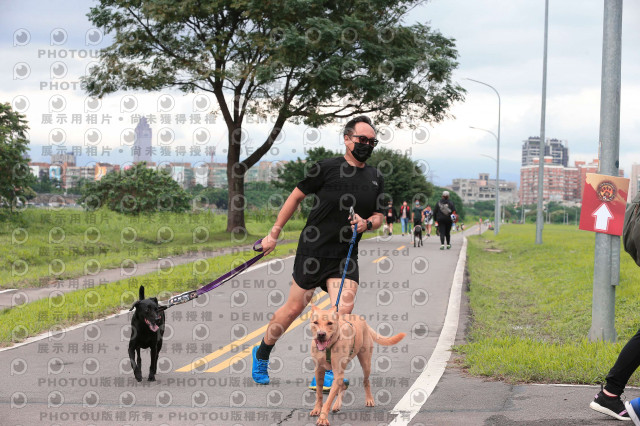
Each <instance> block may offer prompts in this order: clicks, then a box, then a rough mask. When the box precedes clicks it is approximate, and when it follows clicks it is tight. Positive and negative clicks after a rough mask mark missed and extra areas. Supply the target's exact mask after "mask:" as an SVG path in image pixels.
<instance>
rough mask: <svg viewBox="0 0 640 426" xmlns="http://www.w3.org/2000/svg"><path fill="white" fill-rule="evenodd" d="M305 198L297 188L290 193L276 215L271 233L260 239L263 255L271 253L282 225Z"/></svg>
mask: <svg viewBox="0 0 640 426" xmlns="http://www.w3.org/2000/svg"><path fill="white" fill-rule="evenodd" d="M305 197H306V195H305V193H304V192H302V191H300V189H299V188H295V189H294V190H293V191H291V194H290V195H289V197H288V198H287V201H285V202H284V204H283V205H282V208H281V209H280V212H279V213H278V217H277V218H276V223H275V224H274V225H273V227H272V228H271V231H269V234H267V236H266V237H264V238H263V239H262V248H263V249H264V254H265V255H267V254H269V253H271V252H272V251H273V249H275V248H276V244H277V242H278V236H280V232H281V231H282V228H284V225H286V224H287V222H288V221H289V219H291V216H293V213H294V212H295V211H296V209H297V208H298V206H299V205H300V203H301V202H302V200H304V198H305Z"/></svg>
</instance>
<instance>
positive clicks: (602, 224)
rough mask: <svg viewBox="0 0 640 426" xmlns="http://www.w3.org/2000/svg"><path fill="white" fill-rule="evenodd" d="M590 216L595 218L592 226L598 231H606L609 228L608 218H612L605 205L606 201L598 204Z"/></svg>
mask: <svg viewBox="0 0 640 426" xmlns="http://www.w3.org/2000/svg"><path fill="white" fill-rule="evenodd" d="M591 216H594V217H595V218H596V224H595V225H594V227H593V228H594V229H597V230H599V231H606V230H607V229H608V228H609V220H611V219H612V218H613V215H612V214H611V210H609V207H607V203H602V204H600V207H598V208H597V209H596V210H595V211H594V212H593V213H591Z"/></svg>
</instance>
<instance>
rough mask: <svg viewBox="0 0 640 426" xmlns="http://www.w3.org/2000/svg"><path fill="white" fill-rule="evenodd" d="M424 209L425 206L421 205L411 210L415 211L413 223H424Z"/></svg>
mask: <svg viewBox="0 0 640 426" xmlns="http://www.w3.org/2000/svg"><path fill="white" fill-rule="evenodd" d="M423 210H424V208H423V207H422V206H420V207H414V208H413V210H412V211H411V212H412V213H413V223H414V224H415V225H420V224H421V223H422V211H423Z"/></svg>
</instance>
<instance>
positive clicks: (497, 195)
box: [469, 126, 500, 235]
mask: <svg viewBox="0 0 640 426" xmlns="http://www.w3.org/2000/svg"><path fill="white" fill-rule="evenodd" d="M469 128H471V129H474V130H482V131H483V132H487V133H491V134H492V135H493V137H494V138H496V141H497V143H498V146H500V139H499V138H498V136H497V135H496V134H495V133H493V132H492V131H491V130H487V129H481V128H479V127H473V126H469ZM498 150H499V149H498ZM480 155H481V156H483V157H487V158H491V159H492V160H493V161H495V162H496V205H495V208H494V212H493V216H494V217H500V174H499V173H500V164H499V162H498V159H497V158H493V157H492V156H490V155H487V154H480ZM497 222H499V221H497V220H496V223H497ZM499 230H500V229H499V225H496V226H494V228H493V232H494V234H495V235H498V231H499Z"/></svg>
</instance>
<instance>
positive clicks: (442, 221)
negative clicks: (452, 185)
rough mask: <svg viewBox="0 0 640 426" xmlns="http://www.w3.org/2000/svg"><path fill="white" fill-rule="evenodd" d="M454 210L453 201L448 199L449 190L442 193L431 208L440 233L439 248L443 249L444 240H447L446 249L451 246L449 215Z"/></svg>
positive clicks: (451, 222) (451, 223)
mask: <svg viewBox="0 0 640 426" xmlns="http://www.w3.org/2000/svg"><path fill="white" fill-rule="evenodd" d="M455 211H456V207H455V206H454V205H453V201H451V200H450V199H449V191H444V192H443V193H442V198H441V199H440V201H438V202H437V203H436V205H435V207H434V208H433V216H434V217H435V218H436V226H437V227H438V233H439V234H440V244H441V245H440V250H444V247H445V246H444V243H445V240H446V241H447V250H449V249H450V248H451V225H453V221H452V220H451V215H452V214H453V212H455Z"/></svg>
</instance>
